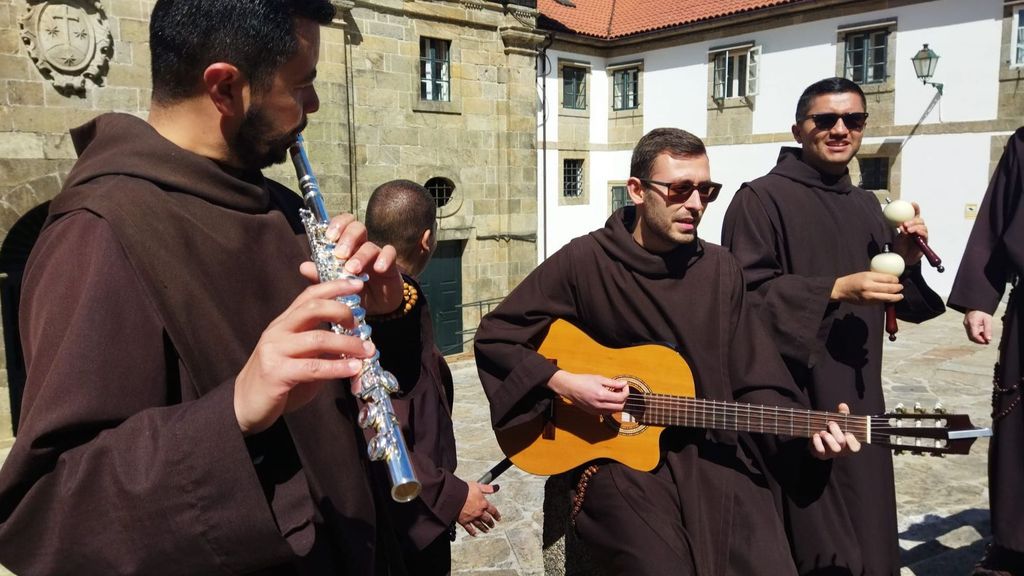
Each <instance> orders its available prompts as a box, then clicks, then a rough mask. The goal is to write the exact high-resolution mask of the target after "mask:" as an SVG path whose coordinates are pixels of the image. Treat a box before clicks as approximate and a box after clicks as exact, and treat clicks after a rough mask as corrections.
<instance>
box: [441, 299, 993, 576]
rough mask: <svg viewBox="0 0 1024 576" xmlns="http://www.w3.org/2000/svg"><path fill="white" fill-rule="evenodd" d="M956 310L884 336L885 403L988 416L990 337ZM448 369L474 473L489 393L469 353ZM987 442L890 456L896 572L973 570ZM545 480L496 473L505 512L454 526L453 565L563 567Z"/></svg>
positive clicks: (530, 570)
mask: <svg viewBox="0 0 1024 576" xmlns="http://www.w3.org/2000/svg"><path fill="white" fill-rule="evenodd" d="M962 319H963V316H962V315H960V314H959V313H956V312H954V311H948V312H947V313H946V314H944V315H942V316H940V317H939V318H937V319H935V320H932V321H929V322H926V323H924V324H922V325H912V324H909V323H905V322H903V323H900V332H899V333H898V335H897V340H896V342H888V341H886V343H885V356H884V369H883V372H884V374H883V380H884V386H885V390H886V399H887V402H888V408H889V409H893V408H894V407H895V406H896V404H897V403H903V404H904V405H906V406H907V407H908V408H912V407H913V406H914V404H915V403H916V402H919V403H921V404H922V406H923V407H924V408H926V409H928V410H930V409H931V408H933V407H934V405H935V403H936V402H941V403H942V405H943V406H944V407H945V408H946V409H947V410H948V411H949V412H951V413H967V414H969V415H970V416H971V419H972V421H973V423H974V424H975V425H976V426H989V425H990V424H991V417H990V398H991V396H990V390H991V381H992V365H993V363H994V362H995V359H996V345H995V344H992V345H989V346H979V345H976V344H972V343H970V342H968V341H967V339H966V337H965V336H964V332H963V328H962V326H961V321H962ZM1000 328H1001V327H1000ZM996 341H998V334H997V336H996ZM452 373H453V374H454V376H455V411H454V419H455V436H456V439H457V441H458V445H459V470H458V475H459V476H460V477H463V478H474V479H475V478H477V477H478V476H479V475H480V474H482V473H483V472H484V471H486V470H487V469H489V468H490V467H491V466H492V465H494V464H495V463H497V462H498V461H499V460H501V458H502V454H501V452H500V450H499V449H498V446H497V443H496V442H495V440H494V435H493V434H492V433H491V428H490V419H489V414H488V409H487V400H486V398H485V397H484V394H483V390H482V388H481V386H480V382H479V379H478V377H477V374H476V367H475V365H474V363H473V361H472V359H468V360H458V361H454V362H452ZM987 452H988V440H987V439H981V440H978V441H977V442H976V443H975V444H974V446H973V448H972V449H971V453H970V455H968V456H948V457H945V458H937V457H932V456H914V455H908V454H905V455H900V456H897V457H896V459H895V461H896V463H895V474H896V493H897V494H896V495H897V504H898V508H899V510H898V513H899V531H900V548H901V550H902V560H903V565H904V567H903V569H902V573H901V576H965V575H967V574H969V573H970V570H971V568H972V567H973V565H974V563H975V561H977V559H978V558H979V557H980V555H981V552H982V550H983V549H984V545H985V543H986V542H987V540H988V539H989V537H990V531H989V513H988V480H987V477H986V462H987ZM545 480H546V479H544V478H538V477H533V476H529V475H527V474H524V473H522V472H520V471H519V470H517V469H515V468H512V469H510V470H509V471H508V472H506V473H505V474H503V475H502V476H501V477H500V478H499V479H498V480H497V483H498V484H499V485H500V486H501V488H500V490H499V492H498V493H497V494H496V495H495V496H494V498H493V501H494V502H495V504H496V505H497V506H498V508H499V509H500V510H501V513H502V518H503V520H502V522H501V523H499V525H498V528H497V529H495V530H493V531H492V532H491V533H490V534H487V535H483V536H480V537H477V538H471V537H469V536H468V535H467V534H466V533H465V532H464V531H462V530H461V529H460V531H459V532H460V533H459V537H458V540H457V541H456V543H455V545H454V548H453V566H452V567H453V574H456V575H469V574H481V575H498V574H500V575H506V574H508V575H512V574H515V575H530V576H533V575H541V574H561V573H562V567H561V566H557V565H554V566H548V567H547V569H546V570H545V554H544V553H543V548H544V546H545V543H546V544H547V545H548V546H551V545H557V543H558V536H560V534H557V533H549V534H547V535H545V534H544V529H545V525H544V518H543V514H542V508H543V500H544V490H545ZM549 489H550V488H549ZM548 531H549V532H552V530H551V528H550V526H549V527H548ZM550 563H551V562H550V559H549V564H550Z"/></svg>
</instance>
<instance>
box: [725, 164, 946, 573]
mask: <svg viewBox="0 0 1024 576" xmlns="http://www.w3.org/2000/svg"><path fill="white" fill-rule="evenodd" d="M801 152H802V151H801V150H800V149H798V148H788V147H787V148H783V149H782V153H781V154H780V155H779V162H778V165H776V167H775V168H773V169H772V171H771V172H770V173H769V174H768V175H766V176H763V177H761V178H758V179H757V180H754V181H753V182H750V183H748V184H745V185H744V186H743V187H742V188H740V190H739V191H738V192H737V193H736V196H735V197H734V198H733V201H732V203H731V204H730V205H729V208H728V210H727V211H726V215H725V222H724V224H723V228H722V243H723V244H724V245H725V246H726V247H728V248H729V249H730V250H731V251H732V253H733V255H735V256H736V259H737V260H739V263H740V265H741V266H742V268H743V277H744V279H745V280H746V283H747V289H748V290H750V293H751V295H752V299H753V300H754V302H755V305H756V306H757V308H758V310H759V311H760V313H761V315H762V318H763V319H764V323H765V326H766V327H767V328H768V330H769V331H770V333H771V334H772V337H773V340H774V341H775V343H776V344H777V345H778V347H779V351H780V352H781V353H782V356H783V359H784V360H785V362H786V365H787V366H788V368H789V370H790V373H791V374H792V375H793V379H794V380H795V381H796V384H797V386H799V388H800V389H801V390H802V391H804V392H805V393H806V395H807V397H809V399H810V402H811V404H810V407H812V408H815V409H818V410H835V408H836V406H837V405H838V404H839V403H840V402H846V403H847V404H849V406H850V411H851V413H853V414H880V413H883V412H884V411H885V399H884V398H883V397H882V340H883V337H884V332H883V326H884V308H883V306H881V305H877V306H854V305H851V304H846V303H837V302H830V301H829V298H830V295H831V292H832V286H833V284H834V283H835V280H836V278H838V277H840V276H845V275H847V274H853V273H855V272H863V271H866V270H868V269H869V268H870V260H871V258H872V256H874V255H875V254H878V253H879V252H880V251H881V249H882V246H883V245H884V244H885V243H888V242H892V241H893V240H894V236H895V232H894V230H893V228H892V227H890V225H889V224H888V223H886V221H885V218H884V217H883V216H882V211H881V208H880V207H879V204H878V201H877V200H876V199H875V196H874V195H873V194H871V193H870V192H867V191H865V190H861V189H860V188H857V187H856V186H853V185H852V184H851V183H850V176H849V174H845V175H843V176H842V177H839V178H826V177H824V176H823V175H822V174H821V173H819V172H818V171H817V170H816V169H814V168H813V167H811V166H810V165H809V164H806V163H805V162H803V160H801ZM901 282H902V283H903V286H904V290H903V295H904V297H905V298H904V300H903V301H902V302H901V303H900V304H898V305H897V307H896V309H897V315H898V317H899V318H901V319H903V320H909V321H912V322H920V321H923V320H926V319H928V318H932V317H934V316H937V315H938V314H940V313H941V312H942V311H943V306H942V301H941V299H939V297H938V296H937V295H936V294H935V293H934V292H932V291H931V289H929V288H928V286H927V285H926V284H925V283H924V280H923V278H922V277H921V267H920V263H918V264H917V265H914V266H909V267H908V269H907V272H906V273H905V274H904V276H903V278H902V279H901ZM768 467H769V470H770V471H771V472H772V475H773V477H774V479H775V481H776V483H775V486H776V488H780V489H781V499H782V500H781V505H782V511H783V518H784V521H785V523H786V531H787V534H788V536H789V540H790V546H792V549H793V556H794V559H795V560H796V565H797V569H798V570H799V571H800V574H802V575H812V574H813V575H816V576H848V575H852V576H881V575H896V574H898V573H899V566H900V562H899V543H898V539H897V534H896V532H897V530H896V494H895V485H894V480H893V471H892V454H891V453H890V452H889V450H888V449H886V448H880V447H876V446H870V445H867V446H864V448H863V449H862V450H861V452H860V453H859V454H856V455H854V456H851V457H847V458H838V459H835V460H832V461H828V462H819V461H815V460H812V459H810V458H809V456H808V455H807V453H806V452H799V453H797V452H790V451H786V450H782V451H780V452H779V453H778V454H777V455H775V456H773V457H771V458H770V459H769V462H768Z"/></svg>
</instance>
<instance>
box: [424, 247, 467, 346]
mask: <svg viewBox="0 0 1024 576" xmlns="http://www.w3.org/2000/svg"><path fill="white" fill-rule="evenodd" d="M462 248H463V243H462V241H460V240H449V241H445V242H438V243H437V249H436V250H435V251H434V256H433V258H431V259H430V263H429V264H427V268H426V269H425V270H424V271H423V273H422V274H420V279H419V280H420V286H421V287H422V288H423V292H424V293H426V295H427V302H429V303H430V319H431V321H432V322H433V323H434V340H435V341H436V342H437V347H438V348H440V349H441V353H442V354H456V353H459V352H462V308H459V305H460V304H462Z"/></svg>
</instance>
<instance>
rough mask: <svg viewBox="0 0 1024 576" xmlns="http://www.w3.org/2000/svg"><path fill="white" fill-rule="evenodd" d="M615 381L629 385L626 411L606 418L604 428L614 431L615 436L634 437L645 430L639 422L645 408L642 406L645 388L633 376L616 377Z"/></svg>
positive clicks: (644, 426)
mask: <svg viewBox="0 0 1024 576" xmlns="http://www.w3.org/2000/svg"><path fill="white" fill-rule="evenodd" d="M615 380H619V381H622V382H625V383H626V384H628V385H629V390H630V394H629V398H628V399H627V400H626V409H625V410H623V411H622V412H616V413H615V414H612V415H611V416H606V417H605V418H604V419H603V420H604V423H605V425H606V426H608V427H609V428H611V429H612V430H615V432H616V433H617V434H621V435H626V436H630V435H634V434H639V433H641V432H643V431H644V430H646V429H647V426H646V425H645V424H642V423H641V422H640V419H641V418H642V417H643V414H644V411H645V410H646V406H645V405H644V392H645V391H646V390H647V386H646V385H644V383H643V382H642V381H640V380H638V379H637V378H635V377H633V376H617V377H615Z"/></svg>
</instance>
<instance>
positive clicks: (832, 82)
mask: <svg viewBox="0 0 1024 576" xmlns="http://www.w3.org/2000/svg"><path fill="white" fill-rule="evenodd" d="M846 92H853V93H854V94H857V95H858V96H860V102H861V104H863V105H864V111H865V112H867V111H868V101H867V98H865V97H864V91H863V90H861V89H860V86H858V85H857V83H856V82H854V81H853V80H847V79H846V78H839V77H838V76H833V77H832V78H825V79H824V80H818V81H817V82H815V83H814V84H811V85H810V86H808V87H807V88H805V89H804V93H803V94H801V95H800V100H798V101H797V103H796V121H797V122H802V121H803V120H804V118H805V117H806V116H807V110H809V109H810V107H811V101H812V100H814V99H815V98H816V97H818V96H821V95H822V94H843V93H846Z"/></svg>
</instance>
